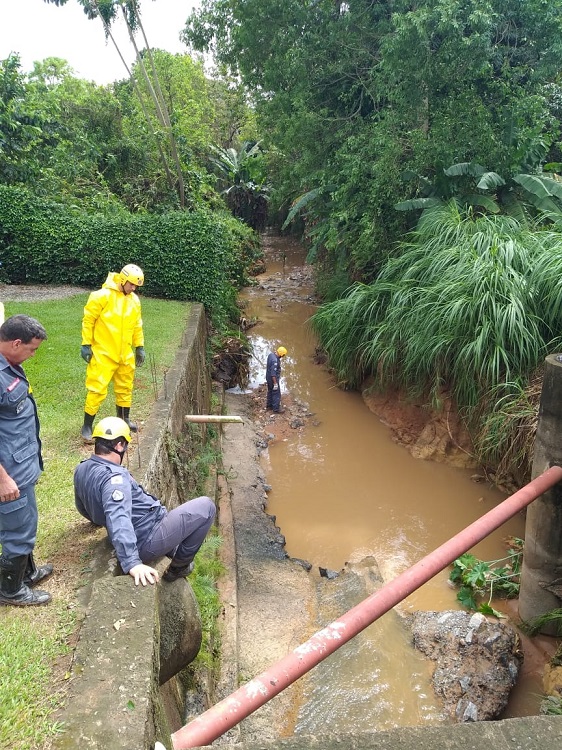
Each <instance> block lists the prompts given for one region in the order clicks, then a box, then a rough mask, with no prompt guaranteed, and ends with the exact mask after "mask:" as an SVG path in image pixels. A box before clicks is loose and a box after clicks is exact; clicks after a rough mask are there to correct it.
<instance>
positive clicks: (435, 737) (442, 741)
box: [209, 716, 562, 750]
mask: <svg viewBox="0 0 562 750" xmlns="http://www.w3.org/2000/svg"><path fill="white" fill-rule="evenodd" d="M209 747H210V746H209ZM561 747H562V716H560V717H558V716H529V717H526V718H522V719H506V720H505V721H495V722H492V721H490V722H484V721H482V722H476V723H472V724H470V723H469V724H455V725H454V726H449V727H443V726H442V727H404V728H400V729H392V730H388V731H385V732H364V733H360V734H345V735H336V734H326V735H317V736H309V735H301V736H299V735H295V736H293V737H288V738H287V739H281V740H278V741H276V742H256V743H250V742H248V743H244V744H236V745H231V750H482V748H490V750H560V748H561Z"/></svg>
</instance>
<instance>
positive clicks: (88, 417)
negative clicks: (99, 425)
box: [80, 411, 96, 442]
mask: <svg viewBox="0 0 562 750" xmlns="http://www.w3.org/2000/svg"><path fill="white" fill-rule="evenodd" d="M95 416H96V415H95V414H88V412H87V411H85V412H84V424H83V425H82V429H81V430H80V435H81V436H82V438H83V439H84V440H87V441H88V442H90V441H91V439H92V427H93V426H94V418H95Z"/></svg>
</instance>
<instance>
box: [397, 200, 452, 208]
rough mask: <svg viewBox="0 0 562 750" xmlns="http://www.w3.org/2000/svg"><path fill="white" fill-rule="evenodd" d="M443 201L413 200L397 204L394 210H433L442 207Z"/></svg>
mask: <svg viewBox="0 0 562 750" xmlns="http://www.w3.org/2000/svg"><path fill="white" fill-rule="evenodd" d="M442 205H443V201H442V200H441V199H440V198H412V199H411V200H408V201H401V202H400V203H396V204H395V205H394V208H395V209H396V210H397V211H415V210H418V209H420V208H422V209H425V208H431V207H432V206H442Z"/></svg>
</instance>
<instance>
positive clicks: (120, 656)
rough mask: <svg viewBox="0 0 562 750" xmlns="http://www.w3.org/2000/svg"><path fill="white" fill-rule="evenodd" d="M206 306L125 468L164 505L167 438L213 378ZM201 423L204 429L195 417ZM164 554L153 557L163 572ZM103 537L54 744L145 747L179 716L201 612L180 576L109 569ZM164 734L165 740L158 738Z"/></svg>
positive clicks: (196, 311)
mask: <svg viewBox="0 0 562 750" xmlns="http://www.w3.org/2000/svg"><path fill="white" fill-rule="evenodd" d="M206 342H207V327H206V319H205V312H204V309H203V307H202V306H201V305H199V304H194V305H192V308H191V314H190V317H189V320H188V323H187V326H186V329H185V332H184V335H183V338H182V342H181V346H180V348H179V350H178V352H177V355H176V358H175V360H174V364H173V365H172V367H171V368H170V370H169V371H168V372H167V375H166V388H165V389H164V393H162V394H159V398H158V400H157V401H156V402H155V404H154V408H153V410H152V414H151V416H150V418H149V420H148V421H147V423H146V425H145V426H144V428H143V431H142V435H141V450H140V451H139V452H138V453H133V454H132V456H131V466H130V467H129V469H130V471H131V473H132V474H133V475H134V476H135V478H136V479H137V481H139V482H140V483H141V484H142V485H143V486H144V487H145V488H146V490H147V491H148V492H151V493H153V494H154V495H156V496H157V497H159V498H160V499H161V500H162V501H163V502H165V504H166V505H167V507H170V508H171V507H175V506H176V505H178V504H179V503H180V502H181V501H182V500H183V498H182V499H180V497H179V494H178V482H177V480H176V474H175V471H174V467H173V465H172V463H171V458H170V456H169V451H168V447H169V443H170V440H172V441H175V440H177V439H178V437H179V436H181V435H182V433H183V432H184V431H185V429H186V428H185V419H184V418H185V415H186V414H205V413H208V412H209V408H210V398H211V382H210V378H209V370H208V367H207V363H206ZM201 429H205V428H204V426H202V428H201ZM168 563H169V561H168V560H167V559H163V560H162V561H160V562H159V563H158V564H157V565H156V566H155V567H157V568H158V570H159V571H160V572H163V570H164V569H165V567H166V566H167V564H168ZM116 567H117V566H116V560H115V558H114V557H113V555H112V550H111V547H110V545H109V543H108V541H107V539H105V540H104V541H102V542H100V543H99V545H98V546H97V548H96V549H95V551H94V555H93V559H92V573H91V582H90V583H89V584H88V585H87V586H86V587H85V589H84V591H83V592H82V598H84V599H87V605H86V607H85V611H84V617H83V620H82V623H81V627H80V633H79V641H78V644H77V646H76V651H75V655H74V662H73V666H72V671H71V682H70V687H69V692H68V698H67V701H66V708H65V709H64V711H63V712H61V715H60V716H59V717H58V718H59V720H60V721H62V722H63V723H64V726H65V731H64V733H63V734H62V735H61V736H60V737H59V738H58V740H57V741H56V744H55V747H56V748H58V749H59V750H71V749H73V748H76V749H78V748H80V749H81V750H83V749H84V748H100V750H101V748H103V749H104V750H113V749H114V748H115V749H117V748H131V749H132V748H135V749H137V748H139V749H140V748H152V747H154V743H155V742H156V740H157V739H158V738H169V737H170V735H171V732H172V730H173V728H175V727H177V726H180V725H181V723H182V720H183V694H182V688H181V684H180V681H179V680H176V679H175V678H174V675H176V674H177V673H178V672H179V671H180V670H181V669H183V668H184V667H185V666H186V665H187V664H189V663H190V662H191V661H192V660H193V659H194V658H195V656H196V655H197V652H198V650H199V647H200V643H201V619H200V615H199V608H198V605H197V601H196V599H195V596H194V594H193V591H192V589H191V586H190V585H189V584H188V583H187V582H186V581H185V580H183V579H180V580H178V581H175V582H174V583H170V584H164V585H158V586H146V587H143V586H134V584H132V581H131V578H130V577H129V576H123V575H116ZM164 742H166V740H165V739H164Z"/></svg>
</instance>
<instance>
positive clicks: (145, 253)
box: [0, 186, 257, 321]
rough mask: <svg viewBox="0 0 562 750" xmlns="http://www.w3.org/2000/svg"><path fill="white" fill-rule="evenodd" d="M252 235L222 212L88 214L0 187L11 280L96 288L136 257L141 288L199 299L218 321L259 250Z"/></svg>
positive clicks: (0, 239)
mask: <svg viewBox="0 0 562 750" xmlns="http://www.w3.org/2000/svg"><path fill="white" fill-rule="evenodd" d="M250 235H251V232H250V231H249V230H247V229H246V228H245V227H242V226H241V225H240V226H238V223H237V222H236V221H235V220H233V219H232V218H231V217H230V216H227V214H226V213H225V214H224V215H221V214H213V213H211V212H209V211H208V210H205V209H198V210H195V211H192V212H186V211H173V212H168V213H164V214H158V215H154V214H141V215H131V214H124V215H117V216H115V215H113V216H106V215H102V214H96V215H90V214H85V213H83V212H81V211H79V210H78V209H74V210H73V209H71V208H68V207H67V206H63V205H60V204H56V203H52V202H48V201H45V200H42V199H40V198H37V197H35V196H32V195H31V194H30V193H28V192H27V191H25V190H23V189H19V188H13V187H6V186H0V252H1V255H2V264H3V265H2V274H3V279H4V280H5V281H7V282H9V283H14V284H23V283H35V284H39V283H43V284H48V283H56V284H78V285H83V286H86V287H91V288H97V287H99V286H100V284H101V283H102V282H103V281H104V280H105V276H106V274H107V273H108V272H109V271H116V270H119V269H120V268H121V267H122V266H123V265H124V264H125V263H137V264H138V265H139V266H141V268H142V269H143V270H144V272H145V286H144V287H143V293H146V294H147V295H149V296H154V297H161V298H164V299H176V300H192V301H197V302H202V303H203V304H204V305H205V307H206V308H207V310H208V312H209V313H210V315H211V317H212V318H213V319H214V320H215V321H220V320H222V319H224V317H225V316H226V315H227V314H228V311H229V309H230V308H231V307H232V306H233V304H234V296H235V289H234V287H235V286H238V285H239V284H241V283H243V281H244V279H245V278H246V265H247V264H251V262H253V256H254V254H255V253H257V248H256V243H255V240H254V239H253V237H252V236H250Z"/></svg>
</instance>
